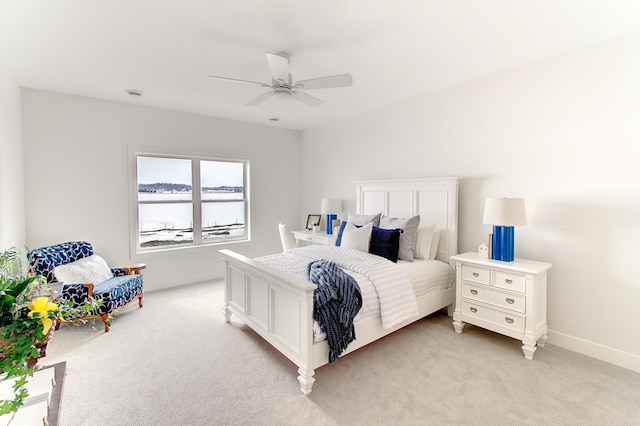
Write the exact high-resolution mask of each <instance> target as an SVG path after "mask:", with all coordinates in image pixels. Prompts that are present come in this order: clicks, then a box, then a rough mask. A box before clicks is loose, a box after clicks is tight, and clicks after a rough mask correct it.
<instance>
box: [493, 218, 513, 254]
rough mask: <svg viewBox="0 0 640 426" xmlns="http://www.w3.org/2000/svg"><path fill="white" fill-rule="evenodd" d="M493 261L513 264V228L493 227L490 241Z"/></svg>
mask: <svg viewBox="0 0 640 426" xmlns="http://www.w3.org/2000/svg"><path fill="white" fill-rule="evenodd" d="M491 245H492V250H493V256H492V258H493V259H494V260H502V261H503V262H513V250H514V230H513V226H494V227H493V237H492V240H491Z"/></svg>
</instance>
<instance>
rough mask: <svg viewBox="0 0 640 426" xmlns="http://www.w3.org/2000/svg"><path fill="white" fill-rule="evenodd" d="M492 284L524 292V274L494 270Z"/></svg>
mask: <svg viewBox="0 0 640 426" xmlns="http://www.w3.org/2000/svg"><path fill="white" fill-rule="evenodd" d="M495 274H496V275H495V280H494V282H493V285H495V286H496V287H500V288H504V289H507V290H511V291H517V292H519V293H524V292H525V283H524V275H516V274H507V273H505V272H499V271H496V273H495Z"/></svg>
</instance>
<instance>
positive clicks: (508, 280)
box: [504, 279, 513, 284]
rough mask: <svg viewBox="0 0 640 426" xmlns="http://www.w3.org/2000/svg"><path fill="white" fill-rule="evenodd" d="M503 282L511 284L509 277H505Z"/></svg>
mask: <svg viewBox="0 0 640 426" xmlns="http://www.w3.org/2000/svg"><path fill="white" fill-rule="evenodd" d="M504 282H505V283H507V284H513V280H510V279H505V280H504Z"/></svg>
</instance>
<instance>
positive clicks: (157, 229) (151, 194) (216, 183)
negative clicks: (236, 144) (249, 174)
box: [137, 156, 246, 248]
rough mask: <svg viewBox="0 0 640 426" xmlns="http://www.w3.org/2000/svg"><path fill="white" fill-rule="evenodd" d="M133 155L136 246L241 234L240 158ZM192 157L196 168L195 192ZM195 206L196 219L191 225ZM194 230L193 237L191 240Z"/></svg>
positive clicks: (243, 206)
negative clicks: (136, 211)
mask: <svg viewBox="0 0 640 426" xmlns="http://www.w3.org/2000/svg"><path fill="white" fill-rule="evenodd" d="M137 160H138V161H137V174H138V180H137V184H138V233H139V240H140V247H142V248H146V247H159V246H171V245H180V244H193V243H195V242H203V243H207V242H215V241H225V240H233V239H242V238H244V237H245V232H246V223H245V222H246V220H245V219H246V218H245V210H246V199H245V188H244V170H245V169H244V163H242V162H225V161H209V160H191V159H180V158H162V157H145V156H138V158H137ZM195 161H198V162H199V163H198V165H199V169H200V176H199V180H200V191H198V192H197V193H194V192H193V181H194V179H193V170H194V167H193V166H194V163H193V162H195ZM195 209H197V212H198V213H199V216H200V217H201V221H200V223H197V224H196V225H197V226H195V227H194V223H195V217H197V216H196V211H195ZM194 232H199V235H198V236H199V238H197V239H194Z"/></svg>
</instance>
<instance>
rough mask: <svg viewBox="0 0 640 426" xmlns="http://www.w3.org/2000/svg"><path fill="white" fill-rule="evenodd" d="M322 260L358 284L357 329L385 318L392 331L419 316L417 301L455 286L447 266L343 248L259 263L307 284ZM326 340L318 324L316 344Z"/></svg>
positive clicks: (315, 248)
mask: <svg viewBox="0 0 640 426" xmlns="http://www.w3.org/2000/svg"><path fill="white" fill-rule="evenodd" d="M319 259H326V260H331V261H334V262H336V263H337V264H338V265H339V266H340V267H341V268H342V269H343V270H344V271H345V272H347V273H348V274H349V275H351V276H353V277H354V278H355V280H356V281H357V282H358V285H359V286H360V292H361V294H362V308H361V309H360V311H359V312H358V315H357V316H356V317H355V319H354V323H355V325H358V324H359V323H362V322H366V321H369V320H371V319H374V318H381V319H382V324H383V327H384V328H391V327H393V326H394V325H395V324H398V323H400V322H402V321H404V320H405V319H408V318H410V317H412V316H414V315H417V313H418V311H417V304H416V297H421V296H424V295H427V294H429V293H432V292H435V291H442V290H444V289H446V288H449V287H451V285H453V275H454V274H453V270H452V268H451V267H450V266H449V265H448V264H446V263H444V262H440V261H438V260H416V261H414V262H405V261H400V262H398V263H397V264H395V263H393V262H390V261H388V260H387V259H384V258H382V257H379V256H374V255H371V254H369V253H364V252H361V251H357V250H353V249H347V248H343V247H334V246H320V245H312V246H307V247H301V248H296V249H291V250H288V251H287V252H285V253H280V254H275V255H270V256H264V257H260V258H257V259H256V260H257V261H259V262H261V263H264V264H266V265H268V266H271V267H273V268H275V269H278V270H280V271H283V272H286V273H289V274H292V275H295V276H297V277H299V278H302V279H305V280H306V279H307V265H308V264H309V263H310V262H311V261H313V260H319ZM324 338H325V336H324V333H322V332H321V331H320V327H319V326H318V325H317V324H314V341H315V342H318V341H322V340H323V339H324Z"/></svg>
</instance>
